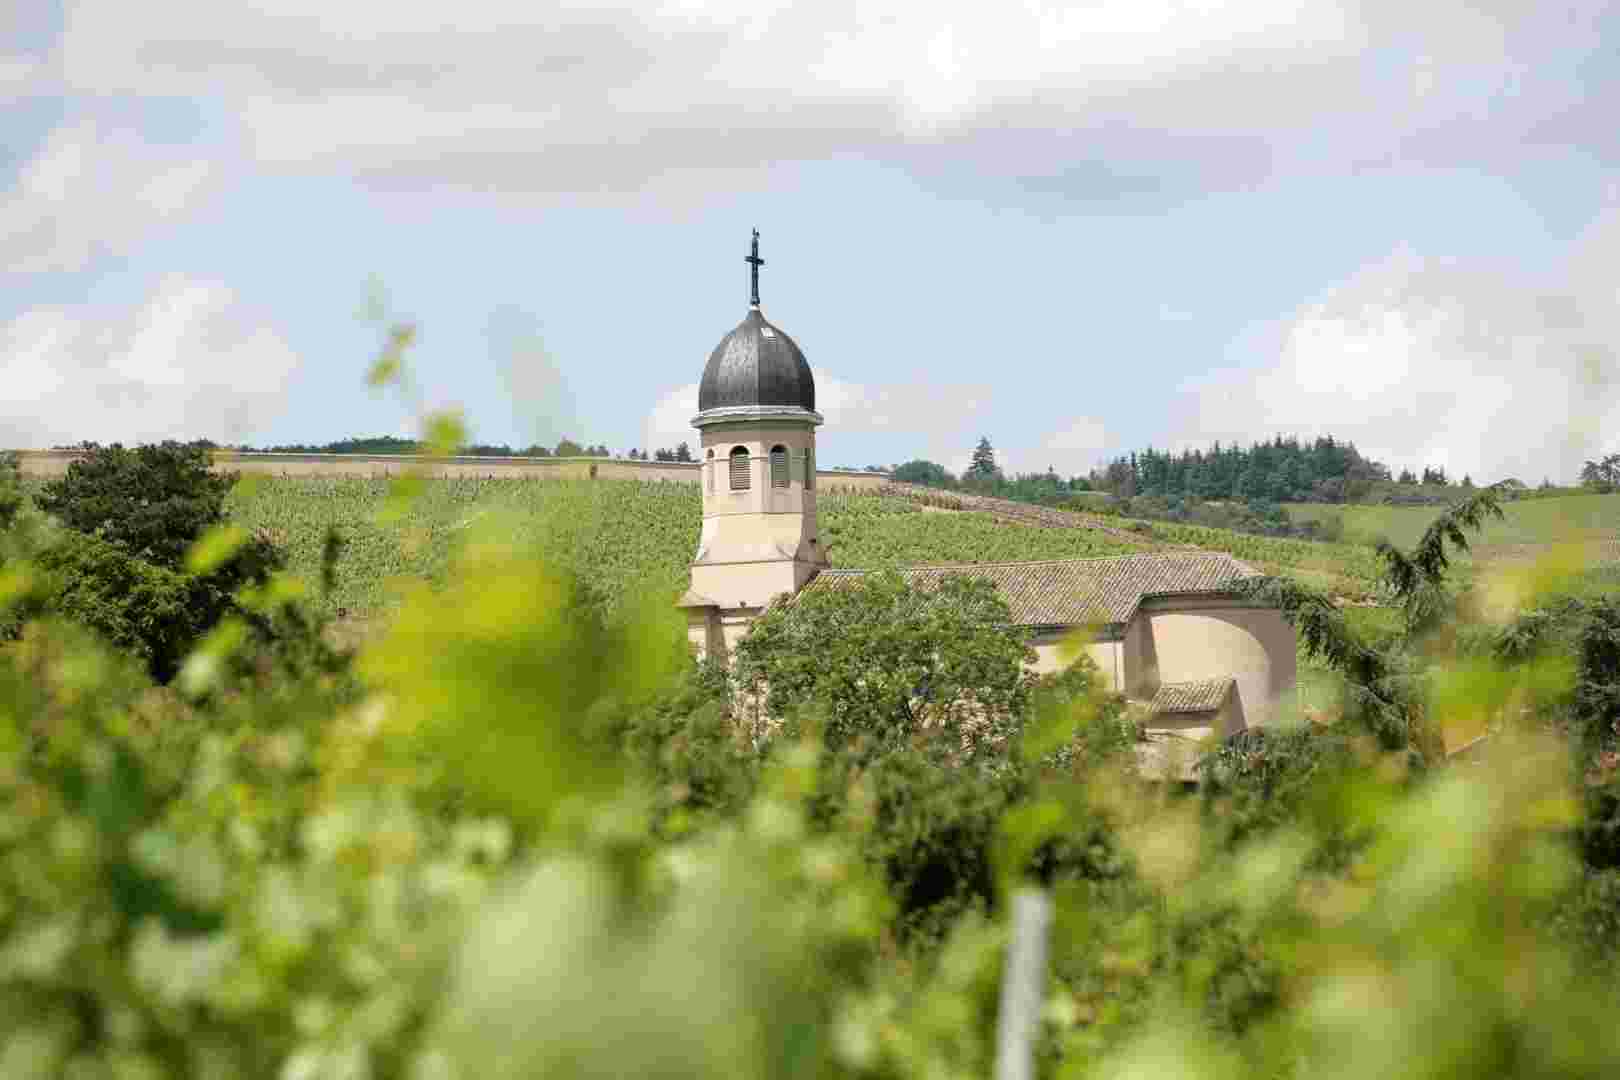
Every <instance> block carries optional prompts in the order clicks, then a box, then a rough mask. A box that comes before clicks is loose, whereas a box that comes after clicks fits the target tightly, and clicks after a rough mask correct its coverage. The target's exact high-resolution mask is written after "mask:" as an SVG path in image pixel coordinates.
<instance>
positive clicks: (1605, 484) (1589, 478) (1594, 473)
mask: <svg viewBox="0 0 1620 1080" xmlns="http://www.w3.org/2000/svg"><path fill="white" fill-rule="evenodd" d="M1581 484H1582V485H1583V486H1585V487H1589V488H1593V489H1595V490H1597V491H1605V492H1607V491H1613V490H1614V489H1615V488H1617V487H1620V454H1606V455H1604V456H1603V457H1601V458H1598V459H1596V460H1592V459H1588V460H1587V461H1586V463H1585V464H1583V465H1582V466H1581Z"/></svg>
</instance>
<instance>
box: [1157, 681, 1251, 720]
mask: <svg viewBox="0 0 1620 1080" xmlns="http://www.w3.org/2000/svg"><path fill="white" fill-rule="evenodd" d="M1234 681H1235V680H1233V679H1200V680H1199V681H1197V682H1179V683H1161V684H1160V685H1159V691H1158V693H1156V694H1154V695H1153V715H1154V716H1159V715H1162V714H1164V713H1196V712H1212V711H1214V710H1215V709H1218V708H1220V707H1221V704H1222V703H1223V702H1225V701H1226V695H1227V694H1229V693H1231V692H1232V684H1233V682H1234Z"/></svg>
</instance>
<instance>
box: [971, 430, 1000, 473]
mask: <svg viewBox="0 0 1620 1080" xmlns="http://www.w3.org/2000/svg"><path fill="white" fill-rule="evenodd" d="M1000 471H1001V469H1000V467H999V466H997V465H996V451H995V448H994V447H992V446H991V445H990V438H989V436H981V437H980V439H979V445H978V446H976V447H974V448H973V460H972V462H971V463H970V464H969V465H968V468H967V473H966V474H965V475H964V477H963V478H964V479H968V480H972V481H974V482H977V483H985V482H989V481H991V480H994V479H995V477H996V474H997V473H999V472H1000Z"/></svg>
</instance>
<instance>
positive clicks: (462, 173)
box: [59, 0, 1607, 193]
mask: <svg viewBox="0 0 1620 1080" xmlns="http://www.w3.org/2000/svg"><path fill="white" fill-rule="evenodd" d="M1600 6H1601V3H1600V0H1582V2H1578V3H1576V4H1575V5H1573V6H1570V5H1562V6H1560V7H1559V8H1558V11H1557V12H1556V13H1555V14H1554V13H1550V12H1549V11H1548V10H1543V9H1542V8H1541V7H1539V6H1537V5H1532V4H1521V3H1502V4H1493V5H1491V11H1490V12H1489V14H1488V16H1482V15H1480V14H1478V13H1477V12H1476V10H1475V9H1476V8H1477V5H1476V4H1471V3H1467V2H1465V0H1431V2H1430V3H1426V4H1422V5H1413V4H1410V3H1396V2H1394V0H1253V2H1249V3H1243V4H1212V3H1202V4H1187V3H1185V2H1182V0H1102V2H1097V3H1088V4H1085V5H1073V4H1062V3H1055V2H1031V3H1027V4H1016V5H1005V4H1003V5H994V4H985V3H982V2H979V0H888V2H881V3H866V2H861V3H857V2H856V0H803V2H787V0H773V2H767V3H754V4H742V3H737V2H728V3H697V2H689V0H661V2H636V0H597V2H585V3H579V2H569V3H562V2H561V0H555V2H551V3H547V2H543V0H542V2H535V0H463V2H461V3H458V4H457V5H456V7H455V14H454V17H453V18H450V17H447V16H446V15H444V13H443V12H442V11H441V10H439V9H438V8H434V7H431V6H427V5H410V4H405V5H402V4H397V3H384V2H382V0H370V2H366V0H352V2H348V3H342V4H332V3H330V2H328V0H284V2H282V3H278V4H276V5H272V6H266V5H264V4H260V3H253V2H250V0H216V2H214V3H210V4H207V5H178V6H176V5H145V6H142V5H130V4H128V3H125V2H124V0H82V2H81V3H78V4H75V5H73V6H72V7H71V8H70V9H69V12H68V16H67V19H66V28H65V31H64V34H63V38H62V43H61V47H60V50H59V56H60V59H61V67H62V72H63V77H64V78H65V80H66V82H67V84H68V85H69V86H70V87H72V88H74V89H75V90H77V91H79V92H82V93H86V94H96V95H99V94H135V95H146V96H150V95H179V96H194V97H199V98H211V99H217V100H219V101H220V102H221V103H222V104H223V105H224V106H225V107H226V108H227V109H228V110H230V111H231V112H232V113H233V114H235V115H238V116H240V117H241V119H242V123H243V125H244V128H245V132H246V135H247V139H248V144H249V146H250V147H251V149H252V152H253V153H254V154H255V155H256V156H257V157H258V158H259V160H260V161H262V162H266V163H272V164H277V165H280V166H284V167H290V168H306V167H316V168H327V167H331V168H337V169H340V170H351V169H352V170H356V171H359V172H362V173H366V174H370V175H372V176H375V177H378V178H386V179H389V180H392V181H397V182H400V183H410V182H417V181H420V182H434V183H437V182H452V183H465V184H470V185H475V186H477V187H480V188H484V189H488V190H492V191H548V192H556V191H573V192H586V193H599V192H603V191H620V192H623V191H638V190H643V189H645V188H647V187H649V186H657V185H663V184H673V183H680V182H681V181H680V180H679V179H678V177H679V174H681V173H682V172H684V171H686V170H696V171H698V172H700V173H710V172H712V171H714V170H743V171H749V170H753V169H755V168H757V167H758V163H760V162H762V161H763V162H777V161H799V160H808V159H814V158H819V157H823V156H826V155H828V154H831V153H836V152H840V151H844V152H864V153H876V154H899V153H905V152H907V151H908V150H915V149H917V148H919V147H922V146H925V145H931V144H938V143H941V142H952V141H959V140H961V139H963V138H973V137H977V136H985V137H995V138H1001V137H1004V136H1006V135H1007V134H1008V133H1009V132H1010V133H1013V134H1014V135H1015V136H1016V135H1018V134H1019V133H1023V134H1026V135H1028V136H1030V141H1031V143H1032V144H1039V145H1041V146H1045V147H1048V148H1049V149H1047V150H1045V151H1037V150H1031V149H1028V148H1023V149H1020V148H1015V147H1010V146H1006V145H1004V144H1003V145H1001V146H1000V149H999V150H998V153H997V154H995V155H994V158H995V160H994V161H985V160H983V159H984V158H985V155H984V154H982V153H979V154H974V153H972V152H971V148H962V147H959V148H958V149H960V150H966V151H968V152H967V153H966V154H965V156H966V157H969V158H972V159H975V160H980V161H981V167H985V168H989V167H991V166H994V167H995V168H1000V169H1005V170H1008V171H1011V172H1015V173H1020V174H1029V175H1045V174H1044V173H1041V172H1040V170H1042V169H1044V168H1048V167H1049V166H1051V165H1052V164H1053V163H1052V162H1046V163H1043V162H1042V161H1041V160H1040V158H1041V156H1042V154H1043V153H1045V154H1046V155H1047V156H1051V155H1052V154H1053V153H1056V154H1057V155H1058V157H1060V158H1072V157H1073V156H1074V153H1075V151H1074V147H1075V146H1076V145H1079V144H1080V143H1083V145H1084V147H1085V149H1084V152H1083V154H1084V157H1085V159H1086V160H1097V161H1113V160H1116V159H1127V158H1132V157H1134V158H1135V159H1136V161H1137V164H1136V165H1135V166H1134V167H1132V166H1128V165H1127V166H1124V171H1125V172H1126V173H1129V174H1132V175H1136V174H1144V175H1156V172H1155V170H1154V169H1153V168H1151V167H1147V166H1144V165H1143V164H1142V161H1143V159H1144V158H1147V159H1153V158H1155V157H1159V158H1162V157H1166V156H1168V157H1173V158H1175V159H1177V160H1180V161H1184V162H1187V161H1191V162H1192V165H1191V167H1192V168H1194V169H1195V170H1202V171H1207V172H1209V173H1211V174H1212V175H1215V174H1222V173H1223V170H1224V172H1234V170H1235V171H1238V172H1243V171H1246V172H1247V173H1251V174H1252V173H1253V172H1254V171H1255V170H1257V169H1258V170H1265V169H1268V168H1271V167H1273V166H1274V165H1275V164H1276V161H1275V160H1274V159H1275V158H1276V157H1278V156H1280V155H1283V154H1297V153H1304V154H1307V155H1308V154H1309V153H1312V152H1331V153H1334V154H1338V155H1340V156H1341V157H1344V156H1349V157H1351V158H1367V157H1376V156H1377V155H1378V154H1380V153H1386V154H1387V153H1389V152H1391V150H1392V149H1396V148H1399V147H1401V146H1402V145H1403V140H1409V139H1411V138H1414V137H1419V136H1422V135H1424V133H1425V132H1427V131H1428V130H1429V129H1430V128H1432V127H1433V126H1434V125H1435V123H1436V122H1438V123H1440V124H1442V125H1444V124H1446V123H1447V122H1448V121H1450V120H1454V119H1455V118H1456V117H1457V115H1458V104H1459V94H1460V95H1462V96H1464V97H1466V96H1467V95H1468V94H1471V93H1473V92H1474V91H1475V89H1477V87H1478V86H1479V85H1480V80H1479V79H1477V78H1472V76H1474V75H1475V74H1476V73H1477V71H1478V70H1486V71H1487V72H1492V73H1494V74H1492V75H1491V78H1493V79H1496V81H1497V82H1502V81H1503V80H1506V79H1508V75H1507V74H1505V73H1508V72H1524V71H1528V72H1531V73H1532V74H1533V75H1534V76H1535V78H1533V79H1531V80H1530V82H1529V83H1528V84H1525V85H1523V86H1521V85H1520V83H1519V82H1518V81H1514V80H1517V79H1518V76H1517V75H1513V76H1512V79H1511V80H1509V81H1511V82H1512V86H1511V89H1512V91H1513V96H1515V97H1522V98H1524V99H1525V100H1526V101H1531V100H1533V101H1538V102H1543V103H1544V102H1545V95H1544V94H1542V92H1541V91H1540V90H1537V87H1542V84H1541V83H1540V82H1537V81H1536V79H1544V80H1547V87H1551V86H1553V82H1554V81H1555V78H1554V76H1553V75H1552V74H1551V73H1552V72H1553V70H1554V69H1555V68H1556V67H1558V66H1559V65H1555V64H1543V63H1539V62H1535V63H1531V62H1523V61H1519V62H1518V63H1517V65H1516V66H1515V65H1514V64H1510V63H1508V58H1509V53H1510V51H1511V50H1518V52H1520V53H1524V54H1525V55H1528V56H1533V57H1537V58H1540V57H1544V56H1545V57H1555V58H1557V57H1568V56H1570V55H1572V53H1571V51H1570V50H1571V49H1572V48H1577V47H1578V46H1579V43H1580V41H1581V40H1582V35H1583V34H1584V35H1587V36H1590V34H1589V31H1590V28H1589V27H1583V26H1582V25H1581V23H1580V20H1579V19H1578V18H1575V17H1574V16H1575V14H1576V13H1577V12H1579V11H1582V10H1584V9H1585V8H1588V7H1592V8H1598V7H1600ZM1566 8H1568V10H1566ZM1572 41H1573V42H1574V43H1575V44H1574V45H1572V44H1570V42H1572ZM1587 47H1590V46H1589V44H1588V46H1587ZM1392 55H1393V56H1397V57H1398V56H1401V55H1408V56H1417V57H1419V58H1420V59H1418V60H1416V61H1414V62H1413V63H1411V64H1409V65H1408V70H1405V71H1404V72H1403V74H1401V75H1398V76H1397V77H1395V78H1392V79H1386V78H1384V77H1383V74H1382V73H1387V71H1386V69H1388V68H1389V67H1390V66H1391V64H1392V63H1396V62H1395V61H1392V60H1391V59H1390V57H1391V56H1392ZM1396 66H1399V65H1398V63H1396ZM1498 76H1500V78H1498ZM1486 81H1487V82H1489V81H1490V80H1489V79H1487V80H1486ZM1419 85H1421V86H1422V87H1423V88H1424V89H1423V92H1422V93H1415V92H1414V90H1413V88H1414V87H1415V86H1419ZM1504 85H1505V84H1504ZM1547 87H1542V89H1543V90H1545V91H1546V93H1554V92H1556V91H1555V90H1552V89H1547ZM1531 91H1535V92H1534V93H1532V92H1531ZM1566 104H1567V103H1566ZM1514 107H1515V108H1519V107H1520V106H1518V105H1515V106H1514ZM1544 113H1545V110H1542V111H1541V112H1540V113H1537V112H1536V108H1535V107H1534V106H1530V107H1529V108H1528V110H1526V115H1530V114H1535V115H1544ZM1600 113H1601V110H1598V113H1595V114H1594V115H1598V114H1600ZM1515 115H1517V114H1515ZM1487 119H1488V121H1489V122H1487V123H1482V124H1480V125H1478V126H1477V130H1474V129H1470V130H1471V131H1472V135H1471V136H1470V137H1471V138H1476V139H1484V140H1495V143H1494V144H1493V145H1500V146H1501V147H1505V148H1509V149H1511V151H1512V152H1514V153H1520V152H1522V149H1523V147H1522V145H1520V144H1519V143H1518V142H1517V141H1516V140H1518V138H1519V136H1520V135H1521V134H1522V132H1521V131H1520V125H1517V124H1516V122H1513V120H1512V117H1507V116H1505V115H1504V114H1503V113H1501V112H1500V111H1499V110H1498V111H1495V112H1493V113H1492V115H1490V116H1489V117H1488V118H1487ZM1602 131H1603V133H1604V134H1605V135H1606V132H1607V128H1606V127H1605V128H1603V129H1602ZM1152 132H1159V133H1162V135H1163V138H1162V139H1155V138H1150V137H1148V136H1147V135H1146V134H1144V133H1152ZM1074 133H1083V134H1084V137H1083V139H1082V140H1079V141H1078V142H1077V141H1075V140H1068V139H1064V138H1061V137H1058V138H1056V139H1054V135H1056V136H1062V135H1064V134H1074ZM1197 136H1208V137H1210V138H1208V139H1198V138H1196V137H1197ZM1189 137H1194V138H1192V139H1191V140H1190V141H1189ZM1257 142H1259V143H1263V144H1269V149H1265V150H1262V151H1261V152H1258V153H1257V152H1256V150H1255V148H1254V144H1255V143H1257ZM1295 143H1306V144H1309V146H1308V147H1307V148H1306V149H1304V150H1296V149H1293V148H1292V147H1293V144H1295ZM1058 144H1061V145H1058ZM1053 146H1058V148H1057V149H1056V150H1055V151H1054V150H1052V149H1050V148H1051V147H1053ZM1212 148H1214V150H1215V151H1216V152H1218V153H1224V154H1227V155H1228V156H1235V159H1236V160H1235V162H1229V163H1225V164H1223V163H1221V162H1219V161H1215V160H1211V159H1213V158H1214V156H1215V153H1212ZM980 149H982V148H980ZM1406 149H1414V148H1412V147H1407V148H1406ZM1002 151H1004V152H1002ZM1193 159H1196V161H1193ZM1070 164H1072V162H1070ZM1029 170H1034V172H1033V173H1030V172H1029Z"/></svg>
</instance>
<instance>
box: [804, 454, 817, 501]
mask: <svg viewBox="0 0 1620 1080" xmlns="http://www.w3.org/2000/svg"><path fill="white" fill-rule="evenodd" d="M810 454H811V451H810V449H809V448H808V447H806V448H805V451H804V490H806V491H809V490H810V489H812V488H814V487H815V486H816V465H815V462H814V461H812V460H811V459H810Z"/></svg>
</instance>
